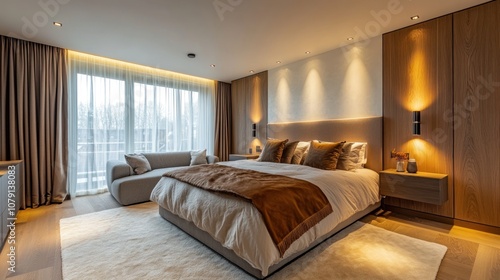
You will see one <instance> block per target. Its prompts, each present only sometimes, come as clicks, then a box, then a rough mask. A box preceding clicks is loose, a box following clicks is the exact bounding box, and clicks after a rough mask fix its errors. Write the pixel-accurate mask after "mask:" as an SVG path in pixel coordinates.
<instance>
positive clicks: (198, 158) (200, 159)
mask: <svg viewBox="0 0 500 280" xmlns="http://www.w3.org/2000/svg"><path fill="white" fill-rule="evenodd" d="M207 163H208V162H207V150H206V149H205V150H200V151H191V163H189V165H190V166H193V165H200V164H207Z"/></svg>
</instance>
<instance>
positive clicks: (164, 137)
mask: <svg viewBox="0 0 500 280" xmlns="http://www.w3.org/2000/svg"><path fill="white" fill-rule="evenodd" d="M69 69H70V77H69V84H70V101H69V104H70V108H69V110H70V114H69V121H70V127H69V130H70V131H69V137H70V140H69V142H70V144H69V146H70V149H69V152H70V163H69V164H70V166H69V174H70V176H69V177H70V184H69V185H70V194H71V195H72V196H79V195H86V194H95V193H100V192H105V191H107V182H106V180H105V176H106V174H105V173H106V162H107V161H109V160H122V161H124V154H128V153H145V152H168V151H189V150H202V149H207V153H209V154H213V153H214V130H215V87H214V81H213V80H208V79H203V78H198V77H193V76H189V75H183V74H179V73H174V72H169V71H165V70H160V69H156V68H151V67H145V66H140V65H136V64H132V63H126V62H121V61H117V60H112V59H107V58H102V57H97V56H92V55H86V54H82V53H78V52H73V51H69Z"/></svg>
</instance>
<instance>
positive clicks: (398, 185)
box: [380, 169, 448, 205]
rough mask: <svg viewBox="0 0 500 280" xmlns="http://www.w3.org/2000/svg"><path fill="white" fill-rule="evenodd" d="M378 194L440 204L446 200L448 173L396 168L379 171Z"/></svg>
mask: <svg viewBox="0 0 500 280" xmlns="http://www.w3.org/2000/svg"><path fill="white" fill-rule="evenodd" d="M380 194H381V195H385V196H391V197H397V198H403V199H408V200H413V201H419V202H425V203H430V204H436V205H441V204H443V203H444V202H445V201H446V200H448V175H447V174H439V173H429V172H418V173H407V172H397V171H396V169H388V170H384V171H380Z"/></svg>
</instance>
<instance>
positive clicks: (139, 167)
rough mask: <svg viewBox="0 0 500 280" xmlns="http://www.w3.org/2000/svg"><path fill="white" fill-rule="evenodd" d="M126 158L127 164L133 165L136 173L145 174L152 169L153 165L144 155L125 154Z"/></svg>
mask: <svg viewBox="0 0 500 280" xmlns="http://www.w3.org/2000/svg"><path fill="white" fill-rule="evenodd" d="M125 160H126V161H127V164H128V165H130V166H131V167H132V170H134V173H135V174H143V173H146V172H148V171H151V165H149V161H148V160H147V159H146V157H145V156H144V155H141V154H130V155H125Z"/></svg>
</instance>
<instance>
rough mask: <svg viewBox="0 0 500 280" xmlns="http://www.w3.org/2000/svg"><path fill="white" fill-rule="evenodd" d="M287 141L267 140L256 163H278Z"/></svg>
mask: <svg viewBox="0 0 500 280" xmlns="http://www.w3.org/2000/svg"><path fill="white" fill-rule="evenodd" d="M287 142H288V139H285V140H280V139H268V140H267V142H266V145H265V146H264V149H263V150H262V153H261V154H260V157H259V159H258V161H268V162H280V161H281V156H282V155H283V150H284V149H285V145H286V143H287Z"/></svg>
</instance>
